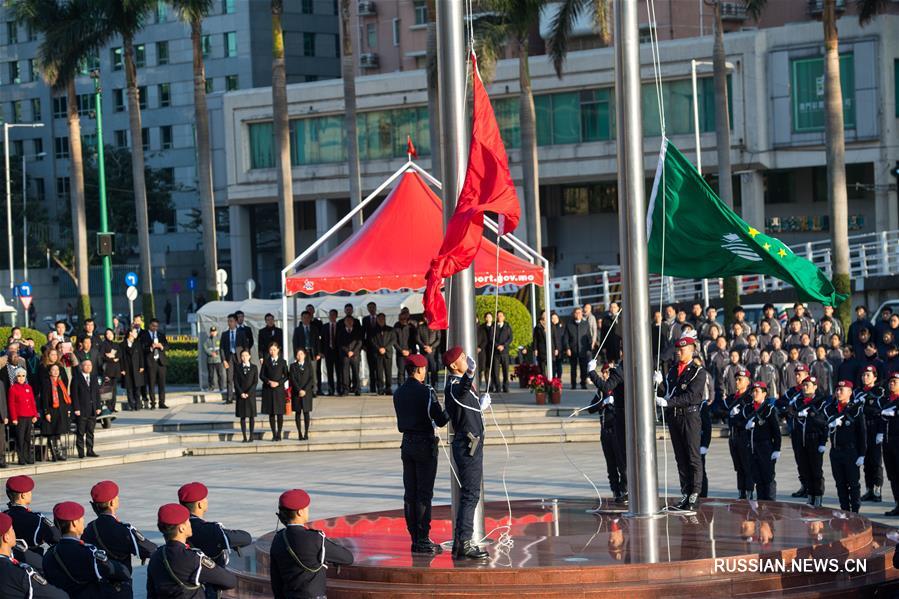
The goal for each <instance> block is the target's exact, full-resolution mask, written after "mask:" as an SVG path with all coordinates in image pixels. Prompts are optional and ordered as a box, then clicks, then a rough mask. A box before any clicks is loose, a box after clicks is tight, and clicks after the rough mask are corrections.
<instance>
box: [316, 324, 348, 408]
mask: <svg viewBox="0 0 899 599" xmlns="http://www.w3.org/2000/svg"><path fill="white" fill-rule="evenodd" d="M342 326H343V325H342V324H341V323H338V322H331V321H330V320H329V321H328V322H326V323H325V324H323V325H322V328H321V347H322V353H323V354H324V356H325V369H326V373H327V375H328V394H329V395H334V394H335V393H337V394H338V395H341V394H343V374H342V371H341V367H340V351H339V350H338V345H337V331H338V329H340V328H341V327H342ZM335 375H336V376H335Z"/></svg>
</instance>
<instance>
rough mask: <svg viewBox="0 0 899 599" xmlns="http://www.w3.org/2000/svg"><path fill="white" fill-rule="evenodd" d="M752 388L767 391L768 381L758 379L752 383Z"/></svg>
mask: <svg viewBox="0 0 899 599" xmlns="http://www.w3.org/2000/svg"><path fill="white" fill-rule="evenodd" d="M752 388H753V389H765V390H766V391H767V390H768V383H766V382H765V381H756V382H754V383H752Z"/></svg>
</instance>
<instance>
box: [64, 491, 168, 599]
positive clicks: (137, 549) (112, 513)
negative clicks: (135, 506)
mask: <svg viewBox="0 0 899 599" xmlns="http://www.w3.org/2000/svg"><path fill="white" fill-rule="evenodd" d="M91 507H92V508H93V509H94V512H96V514H97V519H96V520H94V521H93V522H91V523H90V524H88V525H87V527H86V528H85V529H84V534H83V535H81V538H82V539H84V542H85V543H90V544H91V545H95V546H97V547H99V548H100V549H102V550H103V551H105V552H106V557H108V558H109V559H110V560H113V561H116V562H119V563H121V564H122V565H123V566H124V567H125V569H126V570H128V572H129V573H130V572H131V571H132V570H131V556H132V555H134V556H137V557H138V558H140V561H141V563H142V564H143V563H144V561H145V560H148V559H150V556H152V555H153V552H154V551H156V543H154V542H152V541H149V540H148V539H147V538H146V537H144V535H142V534H141V533H140V531H138V530H136V529H135V528H134V527H133V526H131V525H130V524H128V523H127V522H122V521H121V520H119V518H118V516H117V515H116V513H117V512H118V511H119V486H118V485H117V484H115V483H114V482H113V481H111V480H104V481H101V482H98V483H97V484H95V485H94V486H93V487H92V488H91ZM110 596H114V597H121V598H123V599H124V598H130V597H133V596H134V590H133V589H132V588H131V581H130V580H129V581H127V582H123V583H120V584H119V586H118V592H116V593H115V594H114V595H110Z"/></svg>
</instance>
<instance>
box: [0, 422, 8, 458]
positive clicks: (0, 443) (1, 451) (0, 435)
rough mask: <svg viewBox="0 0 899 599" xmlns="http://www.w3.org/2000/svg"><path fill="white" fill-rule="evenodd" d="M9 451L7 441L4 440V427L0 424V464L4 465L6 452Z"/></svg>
mask: <svg viewBox="0 0 899 599" xmlns="http://www.w3.org/2000/svg"><path fill="white" fill-rule="evenodd" d="M7 449H9V441H8V440H7V438H6V425H5V424H3V422H0V464H2V465H4V466H5V465H6V451H7Z"/></svg>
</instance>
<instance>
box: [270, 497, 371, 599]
mask: <svg viewBox="0 0 899 599" xmlns="http://www.w3.org/2000/svg"><path fill="white" fill-rule="evenodd" d="M310 503H311V499H310V498H309V494H308V493H306V491H303V490H302V489H293V490H290V491H285V492H284V493H282V494H281V497H279V498H278V520H280V521H281V523H282V524H283V525H284V528H282V529H281V530H279V531H278V532H277V533H275V538H274V539H272V548H271V560H270V562H271V563H270V566H269V572H270V574H271V584H272V594H273V595H274V596H275V599H294V598H303V599H305V598H315V599H319V598H324V597H325V585H326V584H327V580H328V577H327V569H328V564H334V565H338V566H343V565H349V564H352V563H353V554H352V553H350V551H349V550H348V549H346V548H345V547H343V546H341V545H338V544H337V543H335V542H334V541H332V540H330V539H328V538H326V537H325V533H323V532H321V531H319V530H314V529H312V528H307V527H306V526H305V524H306V523H307V522H308V521H309V504H310Z"/></svg>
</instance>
